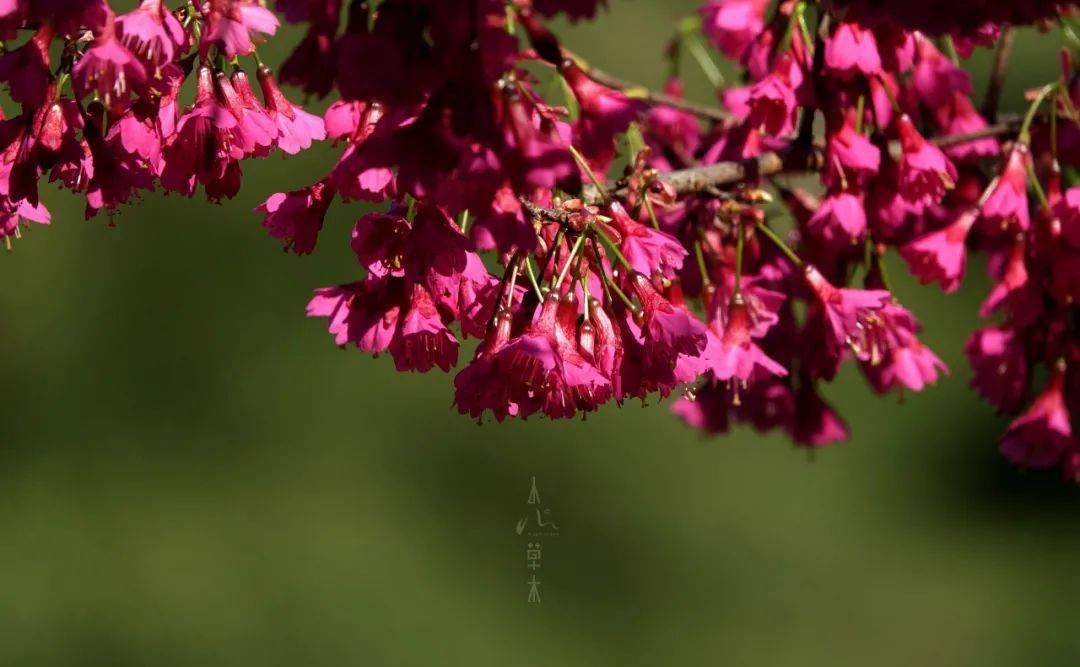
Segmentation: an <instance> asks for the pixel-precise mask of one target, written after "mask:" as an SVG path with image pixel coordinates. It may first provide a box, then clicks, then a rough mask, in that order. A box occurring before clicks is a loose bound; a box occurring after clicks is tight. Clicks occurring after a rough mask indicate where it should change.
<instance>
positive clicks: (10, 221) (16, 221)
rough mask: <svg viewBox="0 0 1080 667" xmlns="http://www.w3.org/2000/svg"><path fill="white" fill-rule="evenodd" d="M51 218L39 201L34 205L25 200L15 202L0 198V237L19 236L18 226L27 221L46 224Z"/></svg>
mask: <svg viewBox="0 0 1080 667" xmlns="http://www.w3.org/2000/svg"><path fill="white" fill-rule="evenodd" d="M51 219H52V217H51V216H50V215H49V211H48V209H46V208H45V206H44V205H42V204H40V203H39V204H37V205H36V206H34V205H31V204H30V203H29V202H26V201H21V202H19V203H17V204H15V203H12V202H11V201H10V200H8V199H0V238H11V237H13V236H14V237H18V236H20V234H21V232H20V231H19V230H20V227H21V226H24V225H25V224H26V223H27V222H36V223H37V224H39V225H47V224H49V222H50V220H51Z"/></svg>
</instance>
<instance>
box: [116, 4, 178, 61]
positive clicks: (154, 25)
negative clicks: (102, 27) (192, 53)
mask: <svg viewBox="0 0 1080 667" xmlns="http://www.w3.org/2000/svg"><path fill="white" fill-rule="evenodd" d="M116 32H117V35H118V36H119V38H120V42H121V43H123V44H124V45H125V46H127V47H128V48H129V49H130V50H131V52H132V53H134V54H135V55H137V56H139V57H140V58H142V59H143V61H144V62H145V63H146V64H147V65H149V66H150V67H152V68H160V67H161V66H163V65H165V64H166V63H170V62H172V61H173V60H174V59H175V58H176V56H177V54H179V53H182V52H183V51H185V50H186V48H187V41H188V37H187V33H186V32H185V31H184V27H183V26H182V25H181V24H180V21H178V20H177V19H176V17H175V16H174V15H173V13H172V12H170V11H169V10H168V8H167V7H165V5H164V4H163V3H162V1H161V0H142V2H141V3H139V6H138V7H137V8H135V9H133V10H132V11H130V12H128V13H127V14H123V15H122V16H119V17H117V19H116Z"/></svg>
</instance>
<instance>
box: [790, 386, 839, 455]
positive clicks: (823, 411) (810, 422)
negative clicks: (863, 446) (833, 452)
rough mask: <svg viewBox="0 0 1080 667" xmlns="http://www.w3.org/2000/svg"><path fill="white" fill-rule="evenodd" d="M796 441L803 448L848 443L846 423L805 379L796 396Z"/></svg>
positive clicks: (794, 434)
mask: <svg viewBox="0 0 1080 667" xmlns="http://www.w3.org/2000/svg"><path fill="white" fill-rule="evenodd" d="M792 438H793V439H794V440H795V443H796V444H798V445H801V446H803V447H814V448H816V447H824V446H826V445H831V444H833V443H835V442H841V441H843V440H847V438H848V429H847V426H846V425H845V424H844V420H842V419H841V418H840V415H838V414H836V411H835V410H833V409H832V407H831V406H830V405H829V404H828V403H826V402H825V400H824V399H822V398H821V394H819V393H818V390H817V387H815V386H814V382H813V381H812V380H808V379H803V381H802V382H800V383H799V389H798V391H797V392H796V394H795V423H794V425H793V427H792Z"/></svg>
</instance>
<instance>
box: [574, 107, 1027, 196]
mask: <svg viewBox="0 0 1080 667" xmlns="http://www.w3.org/2000/svg"><path fill="white" fill-rule="evenodd" d="M1019 129H1020V119H1019V118H1010V119H1008V120H1005V121H1002V122H1000V123H997V124H995V125H991V126H989V127H987V128H984V129H982V130H978V131H976V132H967V133H964V134H953V135H947V136H943V137H937V138H935V139H933V140H932V141H933V142H934V143H935V144H936V145H938V146H940V147H942V148H947V147H949V146H958V145H960V144H965V143H968V142H971V141H977V140H979V139H985V138H988V137H1001V136H1007V135H1010V134H1015V133H1016V132H1017V131H1019ZM823 164H824V155H823V151H822V149H821V147H814V148H812V149H811V150H810V152H809V154H808V153H807V152H806V151H805V150H795V149H789V150H788V151H785V152H769V153H763V154H762V155H760V156H758V157H756V158H753V159H749V160H738V161H731V162H717V163H716V164H710V165H704V166H700V167H691V168H688V169H679V170H677V171H671V172H667V173H663V174H660V175H659V180H661V181H663V182H664V183H666V184H668V185H670V186H671V187H672V188H673V189H674V190H675V192H676V193H677V194H683V195H685V194H693V193H696V192H703V191H706V190H708V189H709V188H715V187H719V186H724V185H733V184H735V183H741V182H743V181H747V180H751V179H755V178H758V177H761V176H775V175H776V174H780V173H796V172H810V171H818V170H819V169H821V167H822V166H823ZM607 189H608V191H609V192H610V193H611V195H612V196H614V197H625V196H626V194H627V190H626V186H625V185H624V184H621V183H618V182H615V183H612V184H611V185H610V186H609V187H608V188H607ZM582 198H583V200H584V201H585V202H586V203H588V204H600V203H603V199H602V198H601V197H600V192H599V190H597V189H596V186H594V185H588V186H586V187H585V189H584V191H583V195H582Z"/></svg>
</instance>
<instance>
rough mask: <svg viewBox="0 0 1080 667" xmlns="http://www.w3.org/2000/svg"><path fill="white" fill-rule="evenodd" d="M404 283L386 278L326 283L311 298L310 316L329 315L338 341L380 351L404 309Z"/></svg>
mask: <svg viewBox="0 0 1080 667" xmlns="http://www.w3.org/2000/svg"><path fill="white" fill-rule="evenodd" d="M400 291H401V283H400V281H392V280H385V279H368V280H365V281H363V282H357V283H350V284H348V285H339V286H337V287H323V288H320V289H317V290H315V296H314V297H313V298H312V299H311V301H309V302H308V305H307V316H308V317H325V318H327V320H328V325H327V328H328V330H329V332H330V334H331V335H332V336H334V342H335V343H336V344H337V345H340V346H345V345H348V344H350V343H351V344H353V345H355V346H356V347H357V348H359V349H361V350H363V351H364V352H368V353H371V354H375V355H378V354H379V353H381V352H385V351H386V350H387V349H388V348H389V347H390V343H391V341H392V340H393V337H394V332H395V331H396V330H397V325H398V317H399V315H400V313H401V306H400V301H401V296H400Z"/></svg>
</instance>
